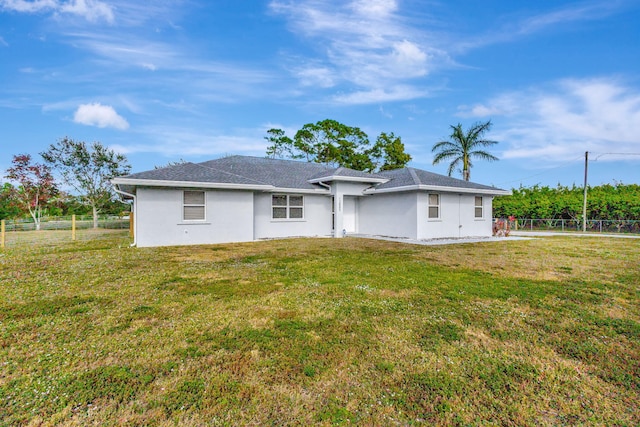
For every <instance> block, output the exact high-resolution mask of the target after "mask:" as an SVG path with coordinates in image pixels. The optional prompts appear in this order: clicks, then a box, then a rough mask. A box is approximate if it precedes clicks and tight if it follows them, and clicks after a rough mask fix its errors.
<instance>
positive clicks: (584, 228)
mask: <svg viewBox="0 0 640 427" xmlns="http://www.w3.org/2000/svg"><path fill="white" fill-rule="evenodd" d="M588 167H589V152H588V151H585V152H584V196H583V198H582V232H583V233H584V232H586V231H587V169H588Z"/></svg>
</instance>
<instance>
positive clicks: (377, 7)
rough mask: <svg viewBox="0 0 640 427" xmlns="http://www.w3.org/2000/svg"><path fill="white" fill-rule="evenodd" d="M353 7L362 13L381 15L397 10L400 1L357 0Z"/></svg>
mask: <svg viewBox="0 0 640 427" xmlns="http://www.w3.org/2000/svg"><path fill="white" fill-rule="evenodd" d="M352 7H353V9H354V10H355V11H356V12H357V13H359V14H361V15H368V16H376V17H381V16H388V15H390V14H391V13H393V12H395V11H396V10H397V9H398V3H397V2H396V1H395V0H357V1H354V2H353V3H352Z"/></svg>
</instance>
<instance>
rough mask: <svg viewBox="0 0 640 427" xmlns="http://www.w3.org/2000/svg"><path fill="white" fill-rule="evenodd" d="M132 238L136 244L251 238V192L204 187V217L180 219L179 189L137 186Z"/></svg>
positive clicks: (142, 245)
mask: <svg viewBox="0 0 640 427" xmlns="http://www.w3.org/2000/svg"><path fill="white" fill-rule="evenodd" d="M136 199H137V200H136V208H137V209H136V212H135V215H136V217H135V221H136V230H135V232H136V242H137V245H138V246H140V247H145V246H173V245H197V244H211V243H228V242H246V241H251V240H253V193H252V192H249V191H222V190H207V191H205V209H206V213H205V218H206V219H205V220H204V221H184V220H183V219H182V208H183V204H182V202H183V191H182V190H177V189H175V190H174V189H155V188H138V189H137V195H136Z"/></svg>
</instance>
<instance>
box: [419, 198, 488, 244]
mask: <svg viewBox="0 0 640 427" xmlns="http://www.w3.org/2000/svg"><path fill="white" fill-rule="evenodd" d="M434 194H440V217H439V218H437V219H432V218H429V217H428V206H429V204H428V197H429V193H427V192H420V193H418V233H417V234H418V239H437V238H447V237H490V236H491V232H492V231H491V220H492V219H491V205H492V199H491V196H482V201H483V217H482V218H475V197H476V195H475V194H456V193H434Z"/></svg>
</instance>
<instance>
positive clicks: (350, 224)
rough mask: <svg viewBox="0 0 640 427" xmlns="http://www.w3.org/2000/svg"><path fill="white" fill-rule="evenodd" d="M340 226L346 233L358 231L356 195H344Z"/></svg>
mask: <svg viewBox="0 0 640 427" xmlns="http://www.w3.org/2000/svg"><path fill="white" fill-rule="evenodd" d="M342 221H343V223H342V226H343V227H344V229H345V231H346V232H347V233H357V232H358V199H357V197H352V196H344V199H343V216H342Z"/></svg>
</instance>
